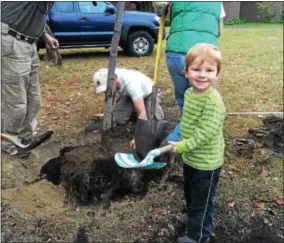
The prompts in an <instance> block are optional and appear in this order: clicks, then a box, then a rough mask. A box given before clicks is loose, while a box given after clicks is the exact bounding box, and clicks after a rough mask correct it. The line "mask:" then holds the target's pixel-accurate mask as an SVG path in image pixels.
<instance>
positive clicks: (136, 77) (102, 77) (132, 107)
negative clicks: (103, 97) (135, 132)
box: [93, 68, 164, 146]
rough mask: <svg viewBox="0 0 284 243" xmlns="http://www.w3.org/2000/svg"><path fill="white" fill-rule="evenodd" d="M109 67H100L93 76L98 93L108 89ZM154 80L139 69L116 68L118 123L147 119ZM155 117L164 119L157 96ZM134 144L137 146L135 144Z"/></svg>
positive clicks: (114, 118)
mask: <svg viewBox="0 0 284 243" xmlns="http://www.w3.org/2000/svg"><path fill="white" fill-rule="evenodd" d="M107 76H108V69H106V68H102V69H99V70H98V71H97V72H96V73H95V74H94V76H93V81H94V84H95V87H96V93H100V92H104V91H106V87H107ZM152 88H153V81H152V79H150V78H149V77H147V76H146V75H144V74H142V73H141V72H139V71H136V70H131V69H120V68H116V69H115V79H114V82H113V90H114V93H117V96H118V97H117V99H116V105H115V110H114V114H113V120H114V122H115V123H116V124H117V125H122V124H125V123H126V122H128V121H133V122H135V121H136V120H137V118H139V119H145V120H147V119H148V118H149V114H150V109H151V96H152ZM155 118H156V119H157V120H158V121H160V120H163V119H164V112H163V109H162V107H161V105H160V99H159V98H158V97H157V101H156V109H155ZM133 142H134V141H132V144H133V145H134V146H135V144H134V143H133Z"/></svg>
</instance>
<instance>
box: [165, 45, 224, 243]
mask: <svg viewBox="0 0 284 243" xmlns="http://www.w3.org/2000/svg"><path fill="white" fill-rule="evenodd" d="M220 69H221V53H220V51H219V50H218V49H217V47H215V46H214V45H211V44H205V43H202V44H197V45H195V46H193V47H192V49H191V50H190V51H189V52H188V54H187V55H186V58H185V76H186V78H187V79H188V80H189V82H190V84H191V86H192V88H189V89H187V91H186V92H185V95H184V97H185V99H184V100H185V102H184V107H183V115H182V119H181V139H182V140H181V141H179V142H174V141H169V143H170V144H172V145H174V147H173V150H172V151H173V152H177V153H179V154H182V159H183V162H184V196H185V201H186V207H187V211H188V219H187V224H186V225H187V234H186V235H185V236H183V237H180V238H179V239H178V242H188V243H193V242H209V240H210V233H211V231H212V213H213V210H214V206H215V193H216V188H217V184H218V180H219V175H220V171H221V166H222V164H223V154H224V138H223V131H222V130H223V124H224V119H225V112H226V111H225V107H224V104H223V101H222V98H221V96H220V94H219V93H218V91H217V90H216V89H214V88H213V87H212V85H214V84H215V83H216V82H217V79H218V75H219V73H220Z"/></svg>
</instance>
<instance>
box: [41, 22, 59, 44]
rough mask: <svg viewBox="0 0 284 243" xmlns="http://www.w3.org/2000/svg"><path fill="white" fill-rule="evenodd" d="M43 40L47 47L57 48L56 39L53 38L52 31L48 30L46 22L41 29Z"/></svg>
mask: <svg viewBox="0 0 284 243" xmlns="http://www.w3.org/2000/svg"><path fill="white" fill-rule="evenodd" d="M42 36H43V40H44V42H45V45H46V48H47V49H58V48H59V43H58V41H57V39H55V38H54V36H53V34H52V31H51V30H50V28H49V26H48V25H47V24H46V25H45V26H44V30H43V34H42Z"/></svg>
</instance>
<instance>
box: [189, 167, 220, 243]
mask: <svg viewBox="0 0 284 243" xmlns="http://www.w3.org/2000/svg"><path fill="white" fill-rule="evenodd" d="M220 172H221V168H218V169H216V170H206V171H202V170H197V169H194V168H192V167H191V166H189V165H187V164H185V163H184V167H183V174H184V197H185V201H186V207H187V212H188V221H187V236H188V237H189V238H191V239H193V240H195V241H197V242H205V241H206V240H207V239H208V238H209V237H210V233H211V232H212V228H213V224H212V214H213V211H214V208H215V194H216V190H217V185H218V181H219V177H220Z"/></svg>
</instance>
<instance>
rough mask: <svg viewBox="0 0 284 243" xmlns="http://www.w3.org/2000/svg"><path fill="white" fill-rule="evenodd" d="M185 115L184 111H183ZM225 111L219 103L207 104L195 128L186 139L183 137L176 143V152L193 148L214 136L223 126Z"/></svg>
mask: <svg viewBox="0 0 284 243" xmlns="http://www.w3.org/2000/svg"><path fill="white" fill-rule="evenodd" d="M183 116H186V113H185V112H184V113H183ZM224 119H225V111H224V110H223V107H222V106H220V105H219V104H208V105H206V107H205V108H204V110H203V114H202V116H201V117H200V119H199V121H198V125H197V128H196V129H195V131H194V133H193V134H192V135H191V136H190V138H188V139H184V140H182V141H180V142H178V143H177V144H176V151H177V152H178V153H184V152H189V151H190V150H194V149H195V148H198V147H200V146H202V145H204V144H206V143H207V142H208V141H210V140H211V139H212V138H213V137H214V136H216V135H217V134H218V133H219V132H220V129H221V128H222V126H223V123H224Z"/></svg>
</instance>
